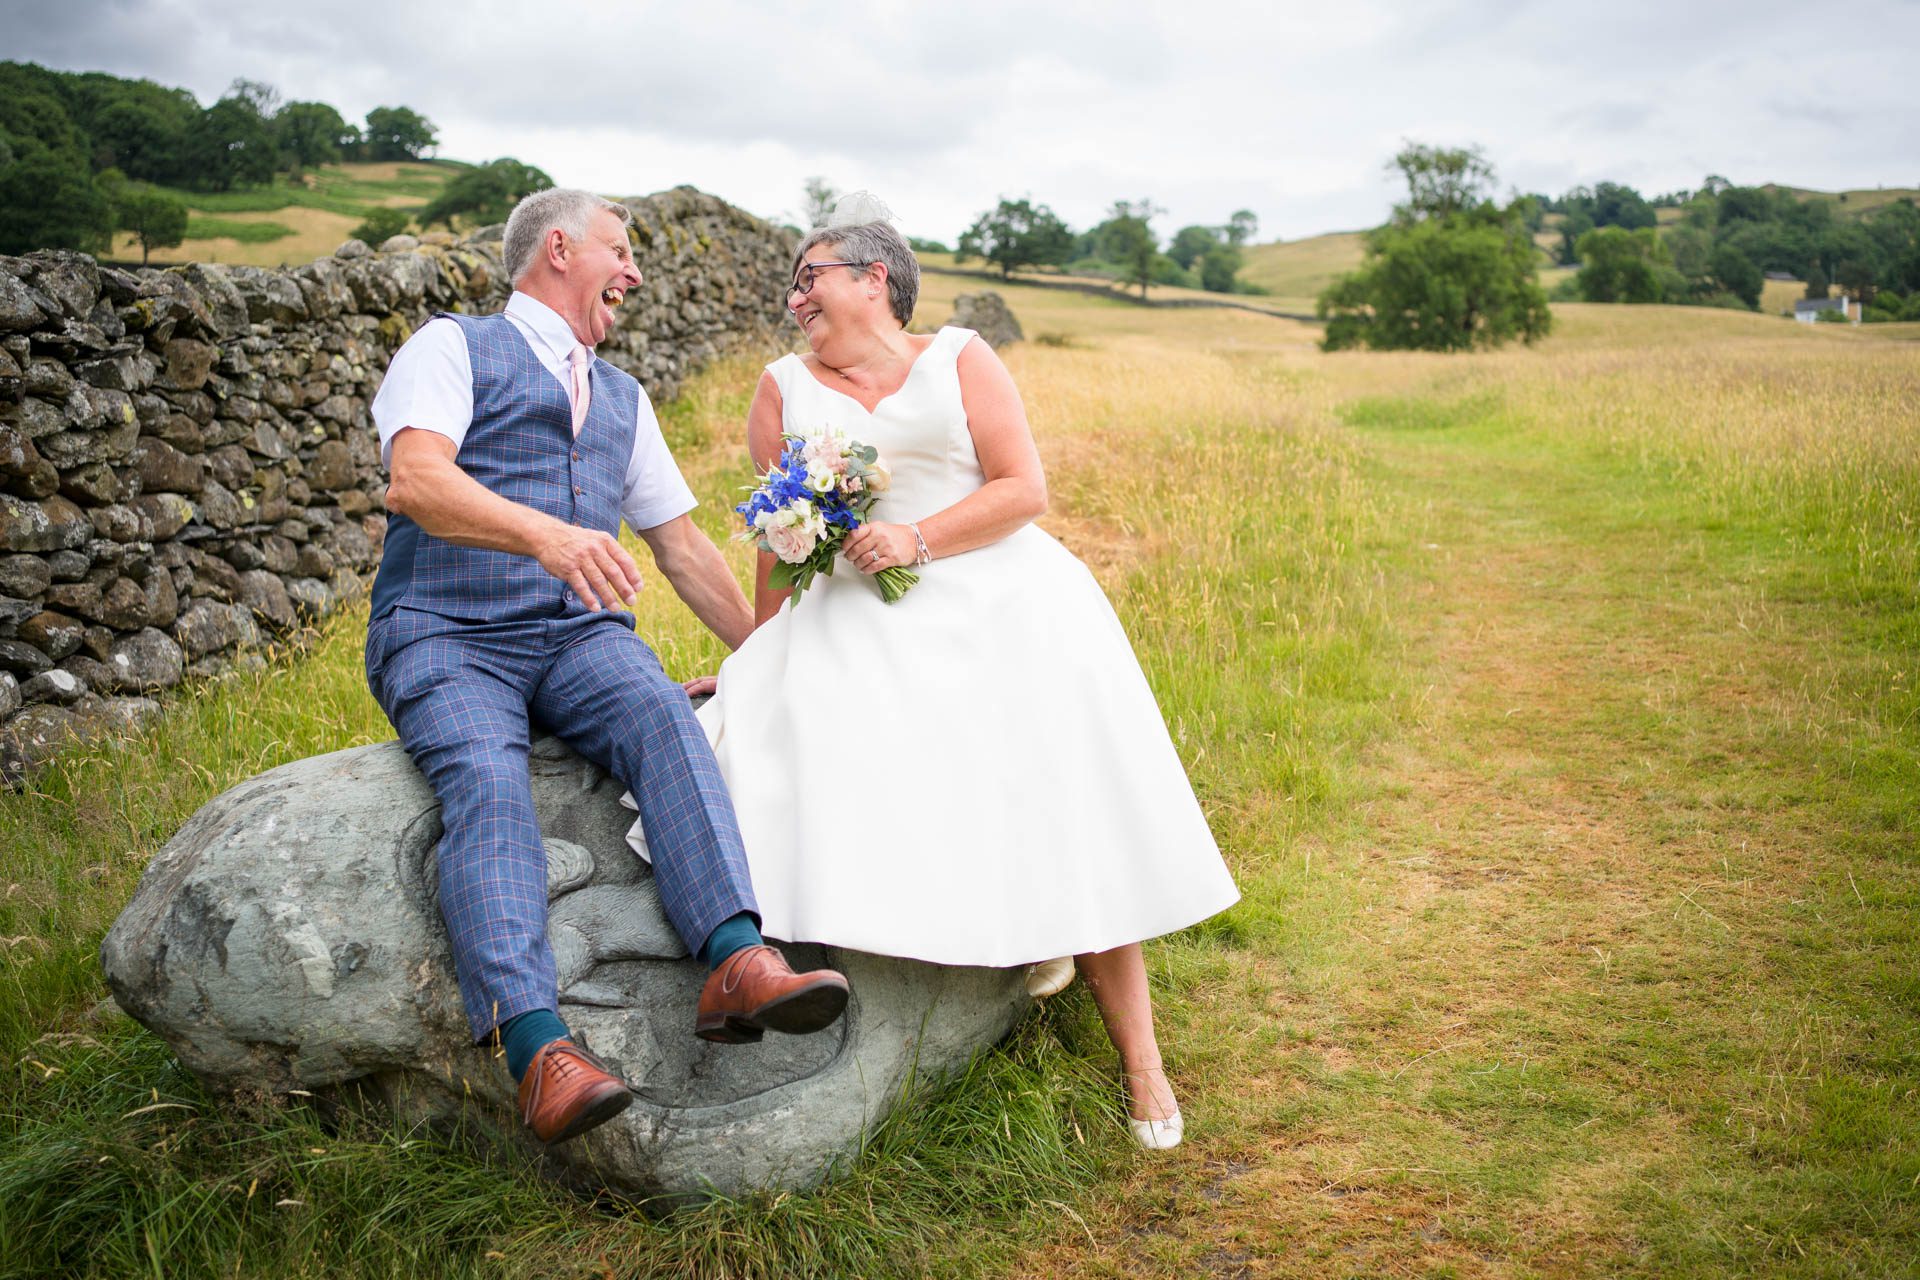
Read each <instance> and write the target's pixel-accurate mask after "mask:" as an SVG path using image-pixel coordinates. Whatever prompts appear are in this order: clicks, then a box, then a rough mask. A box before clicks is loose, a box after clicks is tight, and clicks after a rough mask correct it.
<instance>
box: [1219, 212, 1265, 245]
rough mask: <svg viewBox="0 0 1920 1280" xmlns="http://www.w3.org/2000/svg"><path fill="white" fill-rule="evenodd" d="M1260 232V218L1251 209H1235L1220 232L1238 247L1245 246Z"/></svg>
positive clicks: (1229, 242) (1231, 243)
mask: <svg viewBox="0 0 1920 1280" xmlns="http://www.w3.org/2000/svg"><path fill="white" fill-rule="evenodd" d="M1259 233H1260V219H1258V218H1256V217H1255V216H1254V214H1253V210H1251V209H1235V210H1234V211H1233V213H1232V215H1231V216H1229V217H1228V218H1227V225H1226V226H1224V227H1222V228H1220V234H1222V235H1223V236H1225V237H1226V238H1227V243H1228V244H1230V245H1232V246H1233V247H1234V248H1236V249H1239V248H1242V247H1244V246H1245V245H1246V244H1247V243H1248V242H1249V241H1251V240H1252V239H1253V238H1254V236H1256V235H1258V234H1259Z"/></svg>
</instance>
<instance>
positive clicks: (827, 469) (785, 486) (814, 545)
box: [734, 429, 920, 606]
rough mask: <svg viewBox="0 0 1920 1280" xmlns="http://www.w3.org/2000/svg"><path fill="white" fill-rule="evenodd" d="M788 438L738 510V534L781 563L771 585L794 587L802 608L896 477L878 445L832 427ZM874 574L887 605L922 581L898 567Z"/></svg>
mask: <svg viewBox="0 0 1920 1280" xmlns="http://www.w3.org/2000/svg"><path fill="white" fill-rule="evenodd" d="M783 439H784V440H785V442H786V443H785V445H784V446H783V447H782V448H781V451H780V459H779V461H777V462H775V463H774V464H773V465H772V466H771V467H768V468H767V474H765V475H764V476H761V477H760V482H759V483H758V484H757V485H754V486H752V492H751V493H750V494H749V495H748V497H747V500H746V501H745V502H743V503H741V504H740V505H739V506H737V507H735V508H734V510H735V511H737V512H739V513H740V518H741V519H742V520H745V521H746V522H747V528H746V531H745V532H743V533H742V534H741V535H740V537H741V538H742V539H743V540H747V541H752V542H756V543H758V544H759V546H760V549H761V550H762V551H766V552H770V553H772V555H773V556H774V558H775V559H776V561H777V562H778V563H776V564H775V565H774V566H773V570H772V572H771V573H769V574H768V575H767V583H768V585H769V586H772V587H775V588H784V587H792V588H793V599H794V604H795V605H796V606H797V605H798V604H799V603H800V596H801V595H802V594H803V593H804V592H805V591H806V589H807V588H808V587H809V586H811V585H812V584H813V576H814V575H815V574H816V573H824V574H827V575H829V576H831V575H832V574H833V561H834V557H836V556H837V555H839V554H840V544H841V543H843V542H845V541H846V539H847V535H848V534H849V533H851V532H853V531H854V530H855V529H858V528H859V527H860V526H861V525H863V524H865V523H866V522H867V511H868V509H869V508H870V507H872V506H873V503H874V500H875V499H876V498H878V497H879V496H880V495H881V494H882V493H885V492H886V490H887V487H888V485H890V484H891V483H892V479H893V476H892V473H891V472H890V471H888V470H887V464H886V463H884V462H882V461H880V451H879V450H877V449H875V448H874V447H873V446H872V445H869V444H861V443H860V442H859V441H857V440H849V439H847V438H846V437H845V436H843V435H841V434H840V433H839V432H837V431H834V430H832V429H828V430H825V431H822V432H821V433H820V434H819V435H816V436H811V437H802V436H791V435H790V436H785V437H783ZM873 577H874V580H875V581H876V582H878V583H879V584H880V597H881V599H883V600H885V601H886V602H887V603H888V604H892V603H893V602H894V601H895V600H898V599H899V598H900V597H901V596H903V595H905V594H907V589H908V588H910V587H911V586H913V584H914V583H916V582H918V581H920V575H919V574H917V573H915V572H914V571H913V570H911V569H908V568H904V567H902V566H899V565H894V566H891V567H889V568H886V569H882V570H881V571H880V572H878V573H876V574H874V575H873Z"/></svg>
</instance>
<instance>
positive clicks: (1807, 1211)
mask: <svg viewBox="0 0 1920 1280" xmlns="http://www.w3.org/2000/svg"><path fill="white" fill-rule="evenodd" d="M1339 411H1340V412H1341V414H1342V416H1343V417H1345V418H1346V419H1347V420H1348V422H1349V423H1350V424H1351V425H1350V426H1349V428H1348V430H1349V431H1350V433H1351V437H1352V440H1353V442H1354V443H1355V444H1356V445H1357V447H1358V449H1359V453H1360V460H1359V462H1358V463H1357V467H1358V470H1359V472H1360V474H1361V475H1362V476H1364V477H1365V482H1366V486H1367V487H1368V488H1369V489H1370V490H1371V491H1372V493H1373V494H1374V495H1375V497H1376V498H1377V500H1378V501H1379V502H1380V503H1381V504H1382V506H1383V508H1384V515H1385V518H1384V519H1383V520H1382V521H1381V522H1380V530H1381V532H1380V535H1379V538H1378V541H1377V542H1376V543H1375V544H1374V545H1372V546H1370V547H1365V548H1357V549H1356V551H1355V554H1356V555H1362V556H1366V557H1370V558H1372V559H1374V560H1375V561H1376V562H1377V564H1378V566H1379V567H1380V570H1381V572H1382V573H1383V574H1384V575H1385V580H1386V582H1387V584H1388V585H1387V588H1386V596H1387V599H1388V600H1389V601H1390V603H1389V604H1388V606H1387V613H1388V614H1389V616H1390V619H1391V627H1392V629H1393V631H1394V632H1395V633H1396V635H1397V636H1398V637H1399V638H1400V640H1401V642H1402V644H1403V645H1404V649H1403V651H1402V658H1401V666H1402V670H1401V676H1402V692H1401V699H1400V700H1401V702H1402V704H1403V712H1404V713H1403V715H1402V716H1401V717H1400V720H1399V723H1398V724H1397V725H1396V727H1394V728H1393V729H1391V730H1389V731H1387V732H1386V733H1384V734H1383V735H1381V736H1380V737H1379V738H1378V739H1377V740H1376V741H1375V742H1374V744H1373V745H1372V746H1371V747H1369V748H1368V749H1367V750H1366V751H1365V752H1364V754H1363V756H1362V758H1361V760H1360V761H1359V763H1358V764H1357V766H1356V769H1355V771H1354V781H1353V785H1352V787H1351V790H1350V792H1349V795H1350V798H1351V803H1350V804H1347V805H1344V806H1335V808H1336V809H1340V808H1344V812H1331V813H1329V815H1328V816H1327V820H1326V821H1325V822H1324V823H1323V824H1322V825H1321V826H1320V828H1319V829H1318V830H1310V831H1309V832H1308V833H1307V834H1306V835H1305V836H1304V838H1303V839H1302V840H1301V841H1300V843H1299V846H1298V849H1297V853H1296V854H1295V855H1293V856H1291V857H1290V859H1289V861H1291V862H1293V863H1294V864H1295V865H1293V866H1291V867H1288V868H1285V869H1283V870H1282V872H1281V874H1280V879H1281V880H1282V882H1283V883H1284V886H1285V887H1284V888H1282V889H1281V890H1280V891H1279V901H1278V902H1277V903H1275V904H1272V906H1273V907H1274V908H1277V910H1279V911H1280V912H1282V913H1284V914H1286V915H1287V916H1289V917H1290V918H1291V923H1290V924H1289V925H1288V926H1287V929H1286V932H1285V934H1284V935H1282V936H1281V937H1280V945H1278V946H1274V947H1269V946H1266V945H1255V946H1251V947H1248V948H1247V949H1244V950H1239V951H1236V952H1233V953H1231V955H1232V959H1231V961H1230V962H1229V963H1228V964H1227V965H1226V966H1224V971H1223V972H1215V973H1212V974H1209V975H1208V976H1207V977H1206V979H1205V980H1204V981H1200V980H1190V981H1189V982H1187V983H1186V984H1184V985H1185V988H1186V989H1185V990H1184V991H1183V992H1182V997H1181V999H1179V1000H1177V1001H1174V1002H1170V1004H1171V1006H1172V1009H1173V1010H1177V1013H1176V1016H1177V1017H1178V1018H1179V1019H1180V1023H1179V1025H1178V1026H1177V1027H1176V1028H1174V1029H1173V1032H1172V1034H1171V1036H1170V1037H1169V1039H1170V1040H1171V1041H1172V1043H1173V1044H1174V1045H1175V1046H1176V1047H1177V1051H1178V1052H1180V1053H1181V1054H1182V1056H1183V1057H1184V1058H1185V1059H1186V1065H1187V1066H1188V1067H1189V1070H1187V1071H1186V1072H1185V1073H1184V1074H1185V1076H1186V1078H1187V1079H1188V1080H1189V1081H1190V1085H1189V1088H1190V1101H1189V1104H1188V1107H1189V1112H1190V1114H1191V1115H1192V1120H1191V1121H1190V1124H1191V1132H1192V1141H1191V1142H1190V1145H1189V1146H1188V1148H1187V1149H1185V1150H1184V1151H1183V1152H1182V1153H1181V1154H1180V1155H1179V1156H1178V1157H1177V1158H1176V1159H1175V1160H1173V1161H1169V1162H1167V1163H1165V1164H1155V1163H1152V1162H1145V1161H1143V1162H1142V1163H1141V1164H1140V1165H1139V1166H1138V1167H1137V1169H1136V1171H1135V1172H1134V1173H1133V1175H1132V1176H1131V1178H1130V1179H1128V1180H1127V1181H1126V1183H1125V1185H1124V1187H1123V1188H1122V1189H1121V1190H1119V1191H1118V1192H1117V1193H1113V1194H1110V1195H1107V1196H1103V1197H1102V1198H1101V1202H1100V1203H1101V1208H1100V1211H1099V1212H1097V1213H1093V1214H1089V1215H1087V1218H1088V1231H1087V1232H1086V1233H1084V1234H1080V1233H1074V1234H1070V1235H1069V1234H1063V1236H1062V1237H1061V1238H1060V1239H1059V1240H1058V1241H1056V1242H1055V1243H1054V1244H1053V1245H1052V1246H1051V1247H1049V1248H1046V1249H1043V1250H1040V1251H1038V1252H1036V1253H1034V1254H1032V1255H1030V1256H1029V1257H1028V1258H1027V1260H1026V1264H1025V1268H1024V1269H1025V1271H1026V1272H1028V1273H1030V1274H1035V1275H1051V1274H1083V1275H1133V1274H1143V1273H1147V1274H1182V1275H1219V1276H1243V1275H1347V1274H1352V1275H1381V1274H1386V1275H1497V1276H1502V1275H1611V1274H1649V1275H1668V1274H1794V1275H1896V1274H1912V1273H1913V1269H1914V1268H1915V1267H1916V1265H1920V1264H1917V1263H1916V1261H1915V1259H1916V1257H1917V1256H1920V1254H1917V1253H1916V1247H1917V1245H1920V1192H1917V1191H1916V1183H1917V1182H1920V1105H1917V1104H1916V1100H1915V1099H1916V1093H1915V1088H1916V1086H1920V1037H1917V1036H1916V1012H1920V1001H1917V1000H1916V983H1915V977H1914V953H1913V949H1912V945H1913V941H1914V935H1915V920H1914V916H1913V908H1914V906H1915V904H1916V901H1920V872H1917V871H1916V865H1915V854H1916V845H1915V816H1914V803H1915V799H1916V796H1920V788H1917V787H1916V770H1915V766H1914V763H1913V757H1912V755H1911V752H1912V749H1913V746H1914V742H1915V737H1916V734H1915V725H1914V719H1913V708H1914V705H1915V704H1914V699H1913V680H1914V677H1915V671H1914V657H1915V652H1914V648H1913V640H1914V620H1913V616H1912V612H1911V601H1912V597H1911V595H1910V594H1908V595H1906V596H1904V597H1900V596H1894V597H1892V598H1884V597H1882V598H1876V597H1875V596H1874V595H1873V594H1872V593H1870V592H1867V593H1863V592H1862V590H1861V587H1860V584H1859V583H1858V582H1857V581H1856V580H1855V579H1853V578H1852V577H1851V576H1850V574H1849V572H1848V569H1847V563H1846V561H1847V557H1846V556H1845V554H1844V553H1843V552H1842V551H1841V550H1839V549H1837V548H1834V547H1831V546H1827V545H1824V544H1822V543H1821V542H1820V540H1819V539H1817V538H1800V537H1796V536H1795V535H1794V534H1793V533H1792V532H1790V531H1789V530H1786V529H1783V527H1782V524H1783V522H1782V521H1781V520H1780V519H1779V518H1778V517H1777V516H1776V515H1774V514H1773V513H1767V512H1751V513H1749V514H1748V515H1747V516H1746V517H1745V518H1742V517H1740V516H1738V515H1736V516H1735V517H1733V518H1728V517H1727V516H1726V515H1725V514H1724V513H1721V514H1708V510H1707V504H1703V503H1702V502H1701V501H1700V500H1699V493H1698V492H1697V490H1696V489H1695V488H1694V487H1693V486H1691V485H1689V484H1687V483H1685V482H1683V481H1675V480H1666V479H1662V478H1660V477H1658V476H1657V475H1655V474H1653V473H1652V472H1650V470H1649V469H1648V468H1646V467H1645V466H1642V465H1640V464H1638V463H1636V462H1633V461H1631V460H1627V459H1624V458H1622V457H1620V456H1618V455H1617V454H1615V453H1611V452H1609V451H1607V450H1606V449H1604V448H1602V447H1600V446H1599V445H1598V444H1596V443H1595V442H1593V441H1591V440H1583V439H1581V438H1580V437H1578V436H1571V437H1569V436H1567V435H1562V434H1560V433H1556V432H1553V431H1548V430H1543V429H1542V428H1541V425H1540V424H1538V423H1535V422H1531V421H1528V420H1527V418H1526V416H1525V415H1524V414H1519V413H1515V412H1512V411H1509V410H1507V409H1506V408H1505V407H1504V406H1503V403H1502V400H1501V398H1500V396H1499V394H1498V393H1497V392H1494V393H1488V394H1481V395H1479V396H1478V397H1471V398H1468V399H1466V400H1461V399H1458V398H1457V397H1456V398H1453V399H1451V400H1449V399H1447V398H1433V397H1426V398H1423V397H1421V396H1419V395H1415V396H1412V397H1408V398H1399V399H1380V400H1365V399H1363V400H1358V401H1355V400H1351V399H1344V397H1343V398H1342V403H1341V407H1340V410H1339ZM1247 878H1248V877H1246V876H1244V875H1243V881H1244V880H1246V879H1247ZM1255 896H1257V887H1256V893H1255V894H1251V895H1250V897H1255ZM1261 909H1268V908H1263V907H1259V906H1256V907H1255V910H1261ZM1263 1024H1265V1025H1263ZM1181 1074H1182V1073H1181V1072H1176V1076H1177V1077H1178V1076H1180V1075H1181ZM1194 1084H1197V1085H1199V1086H1200V1087H1199V1089H1198V1090H1197V1096H1193V1093H1194V1092H1195V1091H1192V1085H1194Z"/></svg>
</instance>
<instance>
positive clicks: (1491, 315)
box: [1316, 174, 1553, 351]
mask: <svg viewBox="0 0 1920 1280" xmlns="http://www.w3.org/2000/svg"><path fill="white" fill-rule="evenodd" d="M1486 180H1487V181H1489V182H1490V181H1491V175H1490V174H1489V175H1488V177H1487V179H1486ZM1433 207H1436V208H1437V207H1440V206H1439V205H1434V206H1433ZM1534 259H1535V250H1534V244H1533V238H1532V237H1531V236H1530V235H1529V234H1528V233H1527V227H1526V220H1525V210H1524V208H1523V207H1522V202H1515V204H1513V205H1510V206H1508V207H1507V208H1506V209H1504V210H1502V209H1496V208H1495V207H1494V206H1493V204H1492V203H1491V202H1490V201H1488V202H1482V203H1481V204H1479V205H1478V206H1477V207H1466V208H1461V209H1458V210H1457V211H1455V212H1453V213H1450V214H1446V215H1437V216H1426V217H1421V218H1417V219H1413V220H1408V219H1404V218H1403V219H1397V220H1396V221H1394V222H1390V223H1388V224H1387V225H1386V226H1384V227H1380V228H1378V229H1377V230H1375V231H1372V232H1369V233H1368V235H1367V257H1366V261H1365V262H1364V263H1362V265H1361V267H1360V269H1359V270H1358V271H1355V272H1352V273H1349V274H1347V275H1344V276H1341V277H1340V278H1339V279H1338V280H1335V281H1334V282H1333V284H1332V285H1330V286H1329V287H1328V288H1327V290H1326V291H1325V292H1324V293H1322V294H1321V295H1320V298H1319V301H1318V303H1317V307H1316V309H1317V310H1318V312H1319V315H1320V317H1321V318H1322V319H1323V320H1325V321H1326V322H1327V334H1326V337H1325V339H1323V340H1322V342H1321V346H1322V347H1323V348H1324V349H1325V350H1328V351H1339V350H1343V349H1345V348H1350V347H1362V346H1364V347H1370V348H1372V349H1374V350H1417V351H1468V350H1472V349H1473V348H1476V347H1495V346H1499V345H1500V344H1501V343H1503V342H1506V341H1507V340H1509V339H1511V338H1519V339H1520V340H1521V341H1523V342H1527V343H1532V342H1534V341H1536V340H1537V339H1539V338H1541V337H1544V336H1545V335H1546V333H1547V332H1548V330H1549V329H1551V328H1552V324H1553V316H1552V313H1551V312H1550V311H1549V310H1548V308H1547V295H1546V293H1545V292H1544V291H1543V290H1542V289H1541V288H1540V284H1539V280H1538V276H1537V272H1536V269H1535V266H1534Z"/></svg>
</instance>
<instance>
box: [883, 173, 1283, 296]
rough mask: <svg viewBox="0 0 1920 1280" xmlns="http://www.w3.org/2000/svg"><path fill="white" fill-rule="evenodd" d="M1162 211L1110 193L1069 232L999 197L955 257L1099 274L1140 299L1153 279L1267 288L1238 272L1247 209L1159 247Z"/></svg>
mask: <svg viewBox="0 0 1920 1280" xmlns="http://www.w3.org/2000/svg"><path fill="white" fill-rule="evenodd" d="M1165 212H1166V210H1164V209H1162V208H1160V207H1158V206H1156V205H1155V204H1154V203H1153V201H1151V200H1148V199H1140V200H1116V201H1114V203H1113V206H1112V208H1111V209H1109V210H1108V214H1107V217H1106V218H1105V219H1103V220H1102V221H1101V222H1099V223H1098V224H1096V225H1095V226H1093V227H1090V228H1088V229H1087V230H1085V231H1081V232H1075V231H1074V230H1073V228H1072V227H1070V226H1068V225H1067V223H1066V222H1065V220H1063V219H1062V218H1060V217H1059V215H1057V214H1055V213H1054V211H1053V210H1052V209H1050V208H1048V207H1047V206H1046V205H1044V204H1036V203H1034V202H1033V200H1032V199H1031V198H1022V199H1019V200H1008V199H1006V198H1004V197H1002V198H1001V200H1000V202H999V203H998V204H997V205H996V206H995V207H994V208H992V209H989V210H987V211H985V212H984V213H982V214H981V215H980V216H979V217H978V218H977V219H975V220H974V223H973V225H972V226H970V227H968V228H967V229H966V231H964V232H962V233H961V236H960V240H959V243H958V244H957V245H956V246H955V249H954V260H955V261H956V262H968V261H971V260H973V259H980V260H981V261H984V262H988V263H991V264H992V265H994V266H996V267H998V268H1000V274H1001V275H1002V276H1003V277H1005V276H1011V275H1012V274H1013V273H1014V272H1015V271H1021V270H1030V269H1033V268H1036V267H1053V268H1058V269H1060V270H1062V271H1064V272H1066V273H1068V274H1070V275H1087V276H1098V277H1102V278H1105V279H1109V280H1114V281H1117V282H1118V283H1120V284H1123V285H1126V286H1128V287H1137V288H1138V289H1139V290H1140V296H1141V297H1142V298H1144V297H1146V296H1147V288H1148V286H1149V285H1156V284H1158V285H1179V286H1183V287H1186V288H1190V289H1206V290H1209V291H1211V292H1214V293H1264V292H1265V290H1264V289H1261V288H1259V287H1258V286H1257V285H1252V284H1249V283H1247V282H1246V281H1243V280H1241V279H1239V278H1238V277H1239V271H1240V266H1241V262H1242V251H1243V249H1244V248H1245V246H1246V245H1247V243H1248V242H1249V241H1251V240H1252V239H1253V237H1254V235H1255V233H1256V232H1258V231H1259V228H1260V224H1259V220H1258V219H1257V218H1256V217H1255V216H1254V214H1253V212H1252V211H1251V210H1248V209H1241V210H1238V211H1236V212H1235V213H1234V214H1233V215H1232V216H1230V217H1229V218H1228V219H1227V220H1226V221H1225V222H1224V223H1221V224H1219V225H1217V226H1206V225H1200V224H1195V225H1192V226H1186V227H1182V228H1180V229H1179V230H1178V231H1176V232H1174V233H1173V235H1172V237H1171V238H1170V239H1169V240H1168V241H1167V242H1166V243H1165V245H1164V247H1163V246H1162V244H1161V240H1160V236H1159V234H1158V233H1157V232H1156V231H1155V230H1154V229H1153V219H1154V218H1156V217H1158V216H1159V215H1161V214H1164V213H1165ZM915 247H916V248H920V247H925V248H929V249H940V248H942V247H943V246H939V245H936V244H934V243H932V242H926V243H925V244H924V246H922V245H916V246H915Z"/></svg>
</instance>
